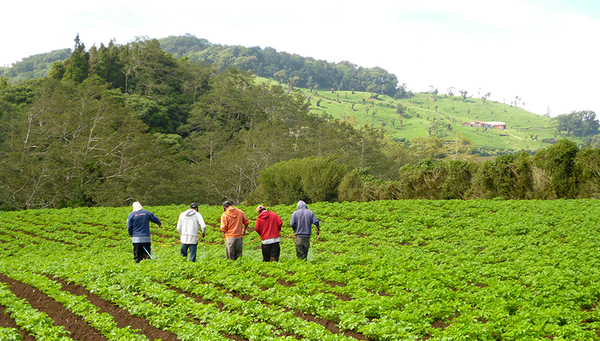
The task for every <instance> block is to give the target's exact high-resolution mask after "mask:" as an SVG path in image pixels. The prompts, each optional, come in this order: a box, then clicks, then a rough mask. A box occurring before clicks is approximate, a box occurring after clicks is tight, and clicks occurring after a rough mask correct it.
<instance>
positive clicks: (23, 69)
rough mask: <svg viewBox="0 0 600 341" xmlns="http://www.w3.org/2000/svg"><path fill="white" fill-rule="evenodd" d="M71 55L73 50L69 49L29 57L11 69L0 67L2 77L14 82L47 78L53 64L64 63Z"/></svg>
mask: <svg viewBox="0 0 600 341" xmlns="http://www.w3.org/2000/svg"><path fill="white" fill-rule="evenodd" d="M70 55H71V49H70V48H68V49H62V50H55V51H52V52H48V53H42V54H36V55H33V56H29V57H27V58H23V59H22V60H21V61H19V62H17V63H14V64H13V65H12V66H11V67H7V68H3V67H0V77H6V78H7V79H8V80H10V81H12V82H20V81H22V80H26V79H35V78H41V77H46V75H47V74H48V71H49V70H50V68H51V67H52V63H54V62H55V61H57V60H59V61H63V60H65V59H66V58H68V57H69V56H70Z"/></svg>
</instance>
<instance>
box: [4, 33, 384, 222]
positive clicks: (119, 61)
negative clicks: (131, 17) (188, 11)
mask: <svg viewBox="0 0 600 341" xmlns="http://www.w3.org/2000/svg"><path fill="white" fill-rule="evenodd" d="M386 141H387V140H386V138H385V137H384V135H383V133H382V132H381V131H378V130H376V129H371V128H369V127H362V128H355V127H353V126H352V125H350V124H348V123H346V122H342V121H339V120H336V119H332V118H331V117H327V116H316V115H312V114H310V113H309V110H308V103H307V100H306V99H305V98H304V97H303V96H302V95H300V94H298V93H295V92H292V93H288V92H287V91H284V89H283V88H282V87H281V86H279V85H275V84H258V83H256V82H254V75H253V74H252V73H251V72H249V71H243V70H239V69H236V68H228V69H226V70H223V71H219V70H218V69H217V68H216V66H215V65H212V64H205V63H193V62H191V61H190V60H189V58H180V59H175V58H174V57H173V56H172V55H171V54H169V53H166V52H164V51H163V50H162V49H161V48H160V44H159V42H158V41H157V40H155V39H146V38H139V39H136V40H135V41H132V42H130V43H128V44H126V45H117V44H114V42H112V41H111V42H110V43H109V44H107V45H104V44H101V45H100V46H99V47H96V46H93V47H92V48H90V49H86V47H85V45H84V44H83V43H82V42H81V41H80V39H79V37H76V39H75V46H74V49H73V50H72V53H71V55H70V56H69V57H68V58H67V59H65V60H64V61H56V62H54V63H53V65H52V68H51V69H50V71H49V73H48V76H47V77H44V78H39V79H35V80H26V81H22V82H20V83H18V84H12V83H9V82H8V81H7V79H6V78H3V79H2V80H1V81H0V208H1V209H4V210H11V209H17V210H21V209H29V208H45V207H56V208H58V207H76V206H122V205H127V204H129V203H131V202H132V201H133V200H140V201H142V202H145V203H146V204H147V205H167V204H171V203H184V202H192V201H195V202H198V203H210V204H216V203H220V202H222V201H223V200H225V199H228V200H233V201H235V202H241V201H243V200H245V199H246V197H247V196H248V195H249V194H250V193H252V192H253V191H254V190H256V188H257V187H258V179H259V175H260V173H261V172H262V171H263V170H264V169H266V168H267V167H268V166H270V165H272V164H275V163H277V162H280V161H285V160H291V159H296V158H300V159H302V158H305V157H310V156H323V155H337V157H338V159H337V160H339V162H341V163H344V164H347V165H349V166H351V167H357V166H358V167H366V166H368V165H372V167H373V169H374V172H375V174H377V175H378V176H383V177H385V176H386V172H388V171H389V169H390V166H389V165H388V163H389V162H393V161H392V159H389V158H387V157H384V156H383V153H384V152H385V149H386V148H385V147H384V145H385V143H386ZM381 160H385V162H382V161H381Z"/></svg>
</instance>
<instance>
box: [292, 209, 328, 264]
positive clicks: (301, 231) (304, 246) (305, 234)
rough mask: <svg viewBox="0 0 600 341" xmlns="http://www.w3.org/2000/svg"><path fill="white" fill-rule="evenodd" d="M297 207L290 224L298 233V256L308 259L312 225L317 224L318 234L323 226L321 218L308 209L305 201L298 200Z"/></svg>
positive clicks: (296, 233)
mask: <svg viewBox="0 0 600 341" xmlns="http://www.w3.org/2000/svg"><path fill="white" fill-rule="evenodd" d="M296 208H297V210H296V211H294V213H292V220H290V225H292V229H293V230H294V234H295V235H296V256H297V257H298V258H299V259H306V257H307V256H308V249H309V247H310V235H311V234H312V230H311V226H312V225H315V226H316V227H317V236H318V235H319V234H320V233H321V228H320V227H319V220H318V219H317V217H316V216H315V214H314V213H313V211H311V210H309V209H308V206H306V203H305V202H304V201H302V200H300V201H298V205H297V206H296Z"/></svg>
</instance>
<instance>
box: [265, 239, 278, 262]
mask: <svg viewBox="0 0 600 341" xmlns="http://www.w3.org/2000/svg"><path fill="white" fill-rule="evenodd" d="M280 252H281V248H280V247H279V242H277V243H273V244H262V255H263V262H270V261H274V262H279V253H280Z"/></svg>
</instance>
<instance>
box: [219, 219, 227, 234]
mask: <svg viewBox="0 0 600 341" xmlns="http://www.w3.org/2000/svg"><path fill="white" fill-rule="evenodd" d="M225 219H226V218H225V215H222V216H221V227H220V229H221V231H222V232H223V233H225V232H227V230H228V228H227V221H226V220H225Z"/></svg>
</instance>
